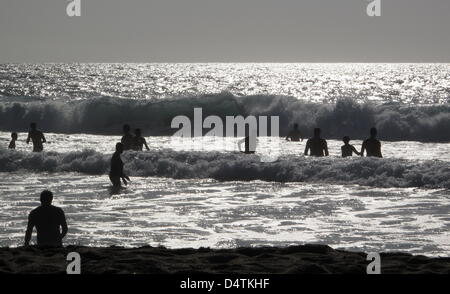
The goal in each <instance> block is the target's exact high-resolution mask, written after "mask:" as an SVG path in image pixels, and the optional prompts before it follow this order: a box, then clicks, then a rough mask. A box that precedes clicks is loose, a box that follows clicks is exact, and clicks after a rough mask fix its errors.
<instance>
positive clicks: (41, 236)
mask: <svg viewBox="0 0 450 294" xmlns="http://www.w3.org/2000/svg"><path fill="white" fill-rule="evenodd" d="M40 200H41V206H39V207H37V208H35V209H33V210H32V211H31V212H30V214H29V216H28V225H27V231H26V233H25V244H24V245H25V246H28V245H30V240H31V235H32V234H33V228H34V227H36V231H37V245H38V246H51V247H61V246H62V239H63V238H64V237H65V236H66V234H67V230H68V229H67V223H66V216H65V215H64V211H63V210H62V209H61V208H59V207H56V206H53V205H52V200H53V193H52V192H50V191H48V190H45V191H43V192H42V193H41V197H40Z"/></svg>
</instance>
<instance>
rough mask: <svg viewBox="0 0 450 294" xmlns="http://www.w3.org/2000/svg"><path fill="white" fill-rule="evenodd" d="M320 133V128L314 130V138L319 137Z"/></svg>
mask: <svg viewBox="0 0 450 294" xmlns="http://www.w3.org/2000/svg"><path fill="white" fill-rule="evenodd" d="M321 132H322V131H321V129H320V128H315V129H314V136H315V137H320V133H321Z"/></svg>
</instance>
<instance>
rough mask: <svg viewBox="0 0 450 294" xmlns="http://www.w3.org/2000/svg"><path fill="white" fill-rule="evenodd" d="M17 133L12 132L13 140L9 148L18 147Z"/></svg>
mask: <svg viewBox="0 0 450 294" xmlns="http://www.w3.org/2000/svg"><path fill="white" fill-rule="evenodd" d="M16 141H17V133H11V142H9V146H8V148H9V149H16Z"/></svg>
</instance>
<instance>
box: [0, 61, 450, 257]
mask: <svg viewBox="0 0 450 294" xmlns="http://www.w3.org/2000/svg"><path fill="white" fill-rule="evenodd" d="M449 69H450V65H448V64H4V65H0V94H1V95H2V96H1V97H0V130H1V132H0V146H2V147H0V246H20V245H21V244H22V242H23V237H24V230H25V227H26V221H27V215H28V213H29V211H30V210H31V209H32V208H34V207H36V206H37V205H39V193H40V192H41V191H42V190H44V189H50V190H52V191H53V192H54V195H55V200H54V202H55V204H56V205H58V206H61V207H62V208H63V209H64V210H65V212H66V216H67V219H68V223H69V234H68V235H67V238H66V240H65V244H80V245H89V246H109V245H120V246H141V245H152V246H158V245H163V246H167V247H170V248H180V247H202V246H203V247H208V246H209V247H214V248H231V247H237V246H262V245H268V246H287V245H292V244H303V243H322V244H329V245H331V246H333V247H335V248H343V249H349V250H364V251H376V252H380V251H406V252H412V253H420V254H425V255H432V256H449V253H450V235H449V226H450V216H449V213H450V192H449V189H450V153H449V152H450V144H449V142H450V105H449V99H450V83H449V81H450V79H449V78H450V74H449ZM194 107H202V108H203V110H204V115H205V116H206V115H210V114H214V115H218V116H220V117H224V116H226V115H238V114H240V115H244V116H245V115H268V116H270V115H277V116H280V133H281V135H282V136H283V135H286V133H287V131H288V130H289V129H290V128H291V127H292V124H293V123H294V122H297V123H299V125H300V129H301V131H302V132H303V133H304V135H305V136H309V135H311V129H312V128H313V127H315V126H320V127H322V129H323V135H324V137H325V138H327V139H328V146H329V149H330V157H329V158H308V157H305V156H303V151H304V147H305V141H303V142H287V141H285V140H284V138H283V137H281V138H278V139H276V140H275V141H274V140H271V141H270V142H269V140H267V138H263V137H261V138H259V140H258V145H257V152H256V154H255V155H244V154H241V153H239V152H238V149H237V145H236V143H237V141H238V140H239V139H240V138H233V137H228V138H216V137H196V138H192V139H190V138H174V137H172V136H170V134H171V133H173V131H174V130H172V129H171V128H170V121H171V119H172V118H173V117H174V116H176V115H187V116H192V113H193V108H194ZM31 121H35V122H37V123H38V126H39V128H40V129H42V130H43V131H44V132H45V135H46V138H47V140H48V141H49V143H48V144H45V152H44V153H40V154H37V153H32V152H30V151H31V146H29V145H27V144H26V143H25V139H26V130H27V126H28V124H29V123H30V122H31ZM123 123H129V124H131V126H132V128H135V127H140V128H142V129H143V133H144V135H145V137H146V140H147V142H148V145H149V147H150V151H143V152H134V151H132V152H125V153H124V154H123V155H122V158H123V161H124V163H125V171H126V172H127V173H128V174H129V175H130V176H131V179H132V183H131V184H130V185H129V187H127V188H126V189H124V190H123V191H121V192H120V193H117V192H116V191H113V190H112V189H111V185H110V183H109V179H108V176H107V173H108V169H109V159H110V157H111V154H112V152H113V150H114V145H115V143H116V142H118V141H120V132H121V126H122V124H123ZM372 126H377V127H378V129H379V137H380V140H382V151H383V155H384V158H383V159H378V158H359V157H356V156H355V157H353V158H347V159H342V158H340V146H341V145H342V144H343V143H342V142H341V141H340V138H341V137H342V136H343V135H350V136H351V137H352V139H353V140H352V141H351V143H352V144H354V145H355V146H356V147H357V149H359V148H360V146H361V142H362V139H364V138H365V137H366V136H367V133H368V128H370V127H372ZM11 131H17V132H18V133H19V140H18V142H17V150H15V151H11V150H7V149H6V147H7V145H8V142H9V139H10V132H11ZM265 156H266V157H270V156H272V158H273V157H274V156H275V157H276V160H274V161H273V162H262V161H261V158H262V157H265Z"/></svg>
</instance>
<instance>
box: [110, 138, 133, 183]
mask: <svg viewBox="0 0 450 294" xmlns="http://www.w3.org/2000/svg"><path fill="white" fill-rule="evenodd" d="M122 152H123V144H122V143H117V144H116V152H114V154H113V156H112V158H111V170H110V172H109V179H110V180H111V183H112V184H113V186H114V187H117V188H120V187H121V184H120V180H121V179H122V181H123V184H124V185H125V186H126V185H128V182H127V180H128V181H130V178H129V177H128V176H127V175H125V174H124V172H123V162H122V158H120V154H122Z"/></svg>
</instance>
